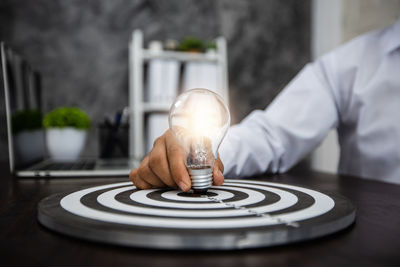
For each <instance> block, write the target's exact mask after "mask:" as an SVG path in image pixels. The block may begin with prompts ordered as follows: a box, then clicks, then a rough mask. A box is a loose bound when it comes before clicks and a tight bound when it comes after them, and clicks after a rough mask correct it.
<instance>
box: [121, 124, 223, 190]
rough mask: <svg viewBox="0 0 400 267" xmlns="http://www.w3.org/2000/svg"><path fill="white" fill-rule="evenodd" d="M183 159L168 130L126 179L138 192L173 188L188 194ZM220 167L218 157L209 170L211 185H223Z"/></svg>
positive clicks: (188, 184)
mask: <svg viewBox="0 0 400 267" xmlns="http://www.w3.org/2000/svg"><path fill="white" fill-rule="evenodd" d="M185 162H186V156H185V152H184V150H183V149H182V147H181V146H180V145H179V144H178V142H177V140H176V139H175V137H174V136H173V134H172V132H171V131H170V130H168V131H166V132H165V133H164V134H163V135H162V136H160V137H159V138H157V140H156V141H155V142H154V146H153V149H152V150H151V151H150V153H149V154H148V155H147V156H146V157H145V158H144V159H143V161H142V163H141V164H140V166H139V168H136V169H133V170H132V171H131V173H130V174H129V179H130V180H131V181H132V182H133V184H134V185H135V186H136V187H137V188H139V189H149V188H155V187H166V186H168V187H176V186H178V187H179V188H180V189H181V190H182V191H185V192H186V191H189V190H190V188H191V181H190V176H189V173H188V171H187V169H186V164H185ZM223 172H224V165H223V164H222V162H221V160H220V158H219V157H218V158H217V159H216V161H215V164H214V168H213V183H214V185H221V184H222V183H223V182H224V176H223V174H222V173H223Z"/></svg>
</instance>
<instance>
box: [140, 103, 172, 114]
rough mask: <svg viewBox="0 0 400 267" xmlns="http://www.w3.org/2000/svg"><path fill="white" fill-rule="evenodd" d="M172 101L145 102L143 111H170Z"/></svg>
mask: <svg viewBox="0 0 400 267" xmlns="http://www.w3.org/2000/svg"><path fill="white" fill-rule="evenodd" d="M170 107H171V103H149V102H144V103H143V106H142V111H143V112H169V109H170Z"/></svg>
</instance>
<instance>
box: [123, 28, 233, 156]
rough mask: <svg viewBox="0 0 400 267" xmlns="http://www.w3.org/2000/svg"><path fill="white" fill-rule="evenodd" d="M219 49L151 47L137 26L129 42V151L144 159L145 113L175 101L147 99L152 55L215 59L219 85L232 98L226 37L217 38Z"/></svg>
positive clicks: (166, 108) (163, 110)
mask: <svg viewBox="0 0 400 267" xmlns="http://www.w3.org/2000/svg"><path fill="white" fill-rule="evenodd" d="M216 44H217V50H216V52H215V53H214V52H208V53H188V52H177V51H164V50H162V51H151V50H149V49H145V48H144V45H143V34H142V32H141V31H140V30H135V31H134V32H133V34H132V40H131V42H130V44H129V110H130V114H129V125H130V130H129V155H130V156H131V157H132V158H135V159H137V160H140V159H141V158H142V157H143V156H144V154H145V145H144V144H145V116H146V115H148V114H150V113H168V112H169V109H170V106H171V103H155V102H154V103H152V102H146V101H144V95H145V94H144V90H145V86H144V79H143V75H144V70H143V69H144V64H145V63H146V61H148V60H151V59H163V60H169V59H170V60H177V61H180V62H182V64H185V63H187V62H193V61H194V62H196V61H197V62H214V63H216V64H217V66H218V74H217V75H218V77H219V78H218V83H219V85H218V88H221V92H222V93H221V94H222V97H223V98H224V99H226V101H228V70H227V52H226V41H225V39H224V38H223V37H219V38H217V39H216Z"/></svg>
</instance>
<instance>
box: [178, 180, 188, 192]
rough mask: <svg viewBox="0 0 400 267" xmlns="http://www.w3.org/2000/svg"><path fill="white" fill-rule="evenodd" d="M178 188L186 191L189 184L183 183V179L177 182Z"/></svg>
mask: <svg viewBox="0 0 400 267" xmlns="http://www.w3.org/2000/svg"><path fill="white" fill-rule="evenodd" d="M178 185H179V188H180V189H181V190H182V191H185V192H186V191H188V190H189V186H188V185H187V184H185V183H184V182H183V181H180V182H178Z"/></svg>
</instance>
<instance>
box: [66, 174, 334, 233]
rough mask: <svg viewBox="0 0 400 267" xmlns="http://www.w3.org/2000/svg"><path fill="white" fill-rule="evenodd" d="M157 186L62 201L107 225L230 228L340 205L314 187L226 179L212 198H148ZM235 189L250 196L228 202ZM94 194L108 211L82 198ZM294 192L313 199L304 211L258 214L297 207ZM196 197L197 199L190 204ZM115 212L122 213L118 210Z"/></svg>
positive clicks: (122, 187)
mask: <svg viewBox="0 0 400 267" xmlns="http://www.w3.org/2000/svg"><path fill="white" fill-rule="evenodd" d="M157 190H159V189H151V190H136V188H135V187H134V186H132V185H131V184H130V182H127V183H118V184H111V185H104V186H97V187H92V188H88V189H84V190H80V191H77V192H74V193H72V194H69V195H67V196H65V197H63V198H62V199H61V201H60V205H61V207H62V208H63V209H65V210H66V211H68V212H70V213H72V214H75V215H78V216H82V217H85V218H88V219H93V220H98V221H103V222H107V223H116V224H124V225H132V226H142V227H156V228H179V229H230V228H249V227H259V226H267V225H277V224H282V223H283V222H294V221H302V220H306V219H309V218H313V217H317V216H320V215H322V214H325V213H327V212H329V211H330V210H331V209H332V208H333V207H334V205H335V203H334V201H333V199H332V198H331V197H329V196H328V195H325V194H322V193H320V192H317V191H314V190H311V189H306V188H302V187H298V186H292V185H283V184H277V183H269V182H261V181H249V180H226V182H225V183H224V185H222V186H218V187H212V189H211V190H213V191H212V192H213V193H215V194H217V195H216V196H215V197H213V198H207V200H208V201H207V200H201V201H199V200H194V199H201V198H188V197H181V196H178V195H177V194H178V191H167V192H164V193H162V194H161V195H162V196H163V197H165V198H166V199H169V200H171V201H172V202H165V201H162V200H156V199H151V198H148V197H147V196H148V194H149V193H151V192H155V191H157ZM127 191H132V193H131V194H130V200H131V202H128V203H123V202H121V201H118V200H117V199H116V196H117V195H118V194H121V193H123V192H127ZM235 191H240V192H244V193H246V194H247V195H248V197H247V198H245V199H242V200H238V201H235V200H232V201H229V202H226V201H225V202H224V201H223V200H224V199H230V198H229V197H228V196H229V193H230V194H234V192H235ZM95 192H100V193H99V194H98V196H97V202H98V205H101V206H102V207H105V208H107V209H106V210H100V209H96V208H93V207H90V206H86V205H84V204H83V203H82V202H81V199H82V198H83V197H84V196H85V195H87V194H91V193H95ZM293 192H301V193H304V194H307V195H308V196H310V197H311V198H313V199H314V202H313V203H312V204H311V205H309V206H308V207H305V208H303V209H301V210H296V211H287V212H283V213H280V214H279V215H276V216H256V215H257V214H266V213H270V212H279V211H280V210H284V209H288V208H290V207H291V206H293V205H295V204H296V203H297V201H298V198H297V196H296V194H295V193H293ZM269 194H277V195H278V196H279V197H280V198H279V200H277V201H276V202H274V203H267V202H265V201H266V199H268V195H269ZM173 195H175V197H173ZM196 201H197V203H190V202H196ZM135 203H139V204H135ZM263 203H264V204H263ZM265 203H267V204H265ZM250 205H251V206H253V207H252V208H251V212H249V210H248V209H246V206H250ZM257 205H258V206H257ZM113 210H115V211H120V212H123V213H115V212H113ZM277 217H279V220H277V219H276V218H277Z"/></svg>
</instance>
